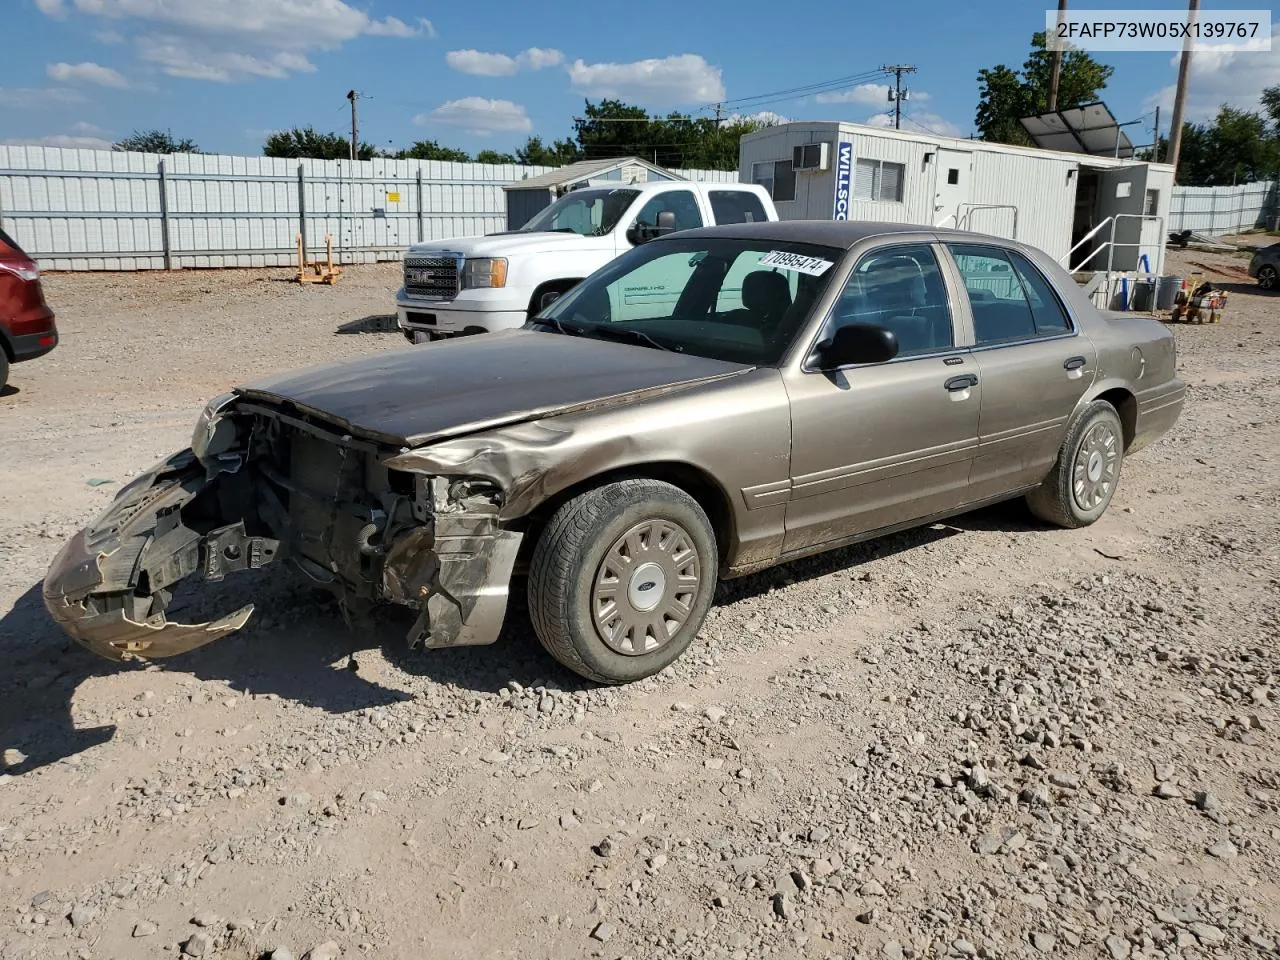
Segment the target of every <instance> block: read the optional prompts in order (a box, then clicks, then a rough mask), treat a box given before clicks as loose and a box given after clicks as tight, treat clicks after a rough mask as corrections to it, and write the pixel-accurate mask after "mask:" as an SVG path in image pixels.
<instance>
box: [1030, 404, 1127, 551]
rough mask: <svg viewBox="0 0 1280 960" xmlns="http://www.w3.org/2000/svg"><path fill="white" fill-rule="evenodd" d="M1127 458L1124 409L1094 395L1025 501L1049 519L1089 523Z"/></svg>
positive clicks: (1103, 507)
mask: <svg viewBox="0 0 1280 960" xmlns="http://www.w3.org/2000/svg"><path fill="white" fill-rule="evenodd" d="M1123 461H1124V427H1123V426H1122V425H1121V423H1120V415H1119V414H1118V413H1116V408H1115V407H1113V406H1112V405H1111V404H1109V403H1107V402H1106V401H1105V400H1095V401H1094V402H1093V403H1091V404H1089V405H1088V406H1087V407H1085V408H1084V410H1083V411H1082V412H1081V414H1080V416H1079V417H1078V418H1076V421H1075V423H1073V424H1072V426H1071V429H1069V430H1068V431H1067V436H1066V439H1064V440H1063V441H1062V447H1061V449H1060V450H1059V451H1058V460H1057V462H1056V463H1055V464H1054V466H1053V470H1052V471H1051V472H1050V474H1049V476H1047V477H1046V478H1045V480H1044V482H1043V483H1042V484H1040V486H1039V487H1038V488H1036V489H1035V490H1033V491H1031V493H1029V494H1027V505H1028V506H1029V507H1030V508H1031V512H1032V513H1034V514H1035V515H1036V516H1037V517H1039V518H1040V519H1041V520H1044V521H1046V522H1048V523H1052V524H1056V525H1057V526H1060V527H1068V528H1074V527H1087V526H1088V525H1089V524H1091V523H1093V522H1094V521H1096V520H1097V519H1098V518H1099V517H1101V516H1102V515H1103V513H1105V512H1106V509H1107V507H1108V505H1110V503H1111V498H1112V497H1113V496H1114V495H1115V492H1116V485H1117V484H1118V483H1119V482H1120V465H1121V463H1122V462H1123Z"/></svg>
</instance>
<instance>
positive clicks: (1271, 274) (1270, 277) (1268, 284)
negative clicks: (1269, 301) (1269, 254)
mask: <svg viewBox="0 0 1280 960" xmlns="http://www.w3.org/2000/svg"><path fill="white" fill-rule="evenodd" d="M1277 280H1280V274H1277V273H1276V268H1275V267H1273V266H1271V265H1269V264H1268V265H1267V266H1265V267H1263V268H1261V269H1260V270H1259V271H1258V286H1260V287H1261V288H1262V289H1263V290H1275V289H1276V287H1277V284H1276V281H1277Z"/></svg>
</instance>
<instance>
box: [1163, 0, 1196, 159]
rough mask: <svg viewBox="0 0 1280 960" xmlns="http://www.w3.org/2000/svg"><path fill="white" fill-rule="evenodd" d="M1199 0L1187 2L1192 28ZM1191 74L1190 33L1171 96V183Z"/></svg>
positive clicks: (1184, 45)
mask: <svg viewBox="0 0 1280 960" xmlns="http://www.w3.org/2000/svg"><path fill="white" fill-rule="evenodd" d="M1199 9H1200V0H1188V2H1187V23H1188V24H1189V25H1191V26H1192V27H1193V28H1194V25H1195V21H1196V11H1197V10H1199ZM1190 72H1191V31H1188V32H1187V36H1186V38H1185V39H1184V40H1183V41H1182V59H1181V60H1180V61H1179V62H1178V87H1177V90H1176V91H1175V93H1174V95H1173V120H1172V121H1171V122H1170V124H1169V163H1170V164H1171V165H1172V166H1173V182H1174V183H1177V182H1178V154H1179V153H1181V152H1182V114H1183V111H1184V110H1185V109H1186V106H1187V76H1188V74H1190Z"/></svg>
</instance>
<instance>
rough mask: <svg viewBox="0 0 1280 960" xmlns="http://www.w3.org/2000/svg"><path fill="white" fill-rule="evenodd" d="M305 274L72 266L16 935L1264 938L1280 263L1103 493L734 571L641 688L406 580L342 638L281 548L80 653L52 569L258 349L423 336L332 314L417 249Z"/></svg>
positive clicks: (1, 545)
mask: <svg viewBox="0 0 1280 960" xmlns="http://www.w3.org/2000/svg"><path fill="white" fill-rule="evenodd" d="M1214 256H1215V255H1213V254H1204V253H1200V254H1196V255H1195V256H1194V259H1195V260H1197V261H1201V262H1209V261H1212V258H1213V257H1214ZM1206 258H1208V260H1206ZM1215 262H1216V261H1215ZM1222 262H1223V263H1231V262H1234V261H1232V260H1230V259H1228V258H1223V260H1222ZM283 277H284V273H283V271H241V272H228V273H212V272H211V273H187V274H178V275H174V276H163V275H155V274H153V275H139V276H122V275H96V276H94V275H71V276H53V277H50V278H48V280H47V287H48V294H49V297H50V300H51V301H52V302H53V304H54V305H55V306H56V308H57V310H58V318H59V324H60V326H61V328H62V331H63V337H64V339H63V342H62V345H61V346H60V347H59V349H58V350H57V351H56V352H55V353H54V354H52V355H51V356H50V357H48V358H46V359H44V360H42V361H38V362H35V363H31V364H24V365H21V366H18V367H16V368H15V370H14V375H13V383H14V386H15V388H16V389H15V390H11V391H10V392H9V393H7V394H6V395H5V396H3V397H0V450H2V451H3V455H2V456H0V663H3V667H0V749H5V750H6V751H7V752H6V753H5V763H6V764H7V765H8V767H9V769H8V772H7V773H3V772H0V957H3V958H5V960H9V958H15V957H32V958H42V957H83V958H135V957H136V958H146V957H166V956H168V957H173V956H176V955H177V954H178V953H180V952H185V954H187V955H190V956H203V957H218V958H223V957H226V958H233V960H244V958H251V957H262V956H273V957H276V958H285V957H299V958H300V957H302V956H303V955H304V953H306V952H307V951H308V950H310V951H311V956H312V957H313V958H314V960H322V958H331V957H336V956H344V957H352V956H371V957H389V958H417V957H459V958H480V957H485V958H490V957H493V958H497V957H511V958H515V957H519V958H537V957H556V958H560V957H601V958H605V960H617V958H620V957H631V958H635V960H640V958H657V957H673V958H707V957H711V958H733V960H746V958H749V957H750V958H755V957H771V958H779V960H786V958H825V957H839V958H850V957H868V958H890V960H893V958H903V957H907V958H910V957H920V958H925V957H947V956H955V957H972V956H982V957H1000V958H1005V957H1023V956H1046V955H1047V956H1079V957H1104V958H1125V957H1140V956H1169V957H1177V956H1185V957H1195V956H1221V957H1233V958H1234V957H1251V956H1275V955H1276V953H1277V946H1276V944H1277V941H1278V940H1280V868H1278V866H1277V865H1278V864H1280V745H1278V744H1277V734H1278V732H1280V699H1278V698H1280V640H1278V639H1277V637H1278V635H1280V466H1278V458H1280V419H1278V418H1277V416H1276V413H1277V410H1278V409H1280V298H1278V297H1276V296H1265V295H1261V294H1259V293H1257V292H1256V291H1254V290H1253V289H1252V288H1250V287H1248V286H1245V285H1243V284H1241V285H1239V286H1236V287H1234V288H1233V290H1234V292H1233V293H1232V295H1231V301H1230V304H1229V309H1228V312H1227V316H1226V319H1225V322H1224V323H1222V324H1221V325H1212V326H1210V325H1206V326H1178V327H1176V328H1175V330H1176V334H1177V337H1178V342H1179V348H1180V352H1181V360H1182V366H1183V371H1184V372H1183V375H1184V377H1185V379H1186V380H1187V381H1188V383H1189V384H1190V398H1189V402H1188V407H1187V410H1186V413H1185V415H1184V417H1183V419H1182V421H1181V423H1180V424H1179V425H1178V426H1177V428H1176V429H1175V430H1174V431H1173V432H1172V434H1171V435H1169V436H1168V437H1167V438H1165V439H1164V440H1163V441H1161V442H1160V443H1159V444H1158V445H1156V446H1154V447H1152V448H1151V449H1149V450H1146V451H1144V452H1142V453H1141V454H1139V455H1138V456H1136V457H1134V458H1133V459H1132V460H1131V461H1129V462H1127V463H1126V464H1125V467H1124V473H1123V479H1122V482H1121V486H1120V490H1119V493H1118V495H1117V497H1116V500H1115V501H1114V503H1113V505H1112V508H1111V510H1110V511H1109V512H1108V513H1107V515H1106V516H1105V517H1104V518H1103V519H1102V520H1101V521H1100V522H1099V523H1098V524H1096V525H1095V526H1093V527H1091V528H1088V529H1085V530H1079V531H1071V532H1069V531H1061V530H1049V529H1045V528H1044V527H1042V526H1040V525H1038V524H1036V523H1034V522H1033V521H1032V520H1031V519H1030V517H1029V515H1028V514H1027V513H1026V512H1025V510H1024V509H1023V508H1022V507H1021V505H1016V504H1015V505H1007V506H1003V507H1001V508H998V509H993V510H987V511H983V512H981V513H977V514H972V515H968V516H964V517H960V518H958V519H957V520H955V521H954V523H951V524H947V525H939V526H936V527H933V528H930V529H927V530H922V531H916V532H913V533H909V534H904V535H899V536H894V537H891V538H889V539H887V540H883V541H879V542H875V543H871V544H866V545H863V546H860V547H857V548H854V549H849V550H844V551H840V552H839V553H836V554H833V555H829V556H825V557H821V558H817V559H814V560H811V561H808V562H803V563H796V564H792V565H789V566H786V567H783V568H780V569H777V570H773V571H770V572H767V573H765V574H762V575H759V576H756V577H752V578H750V579H747V580H743V581H736V582H734V583H731V584H726V585H724V586H723V587H722V588H721V592H720V596H719V602H718V605H717V607H716V608H715V609H714V610H713V615H712V618H711V619H710V620H709V621H708V623H707V625H706V628H705V630H704V631H703V634H702V636H701V637H700V639H699V641H698V642H697V643H696V644H695V646H694V647H693V648H691V650H690V652H689V653H688V654H687V655H686V656H685V657H684V658H683V660H682V661H681V662H680V663H678V664H677V665H676V666H675V667H674V668H672V669H670V670H669V671H667V672H665V673H664V674H662V675H660V676H658V677H655V678H653V679H651V680H649V681H645V682H643V683H639V684H636V685H633V686H630V687H627V688H625V689H599V688H593V687H591V686H589V685H586V684H584V683H582V682H580V681H578V680H576V679H575V678H574V677H572V676H570V675H568V674H567V673H565V672H564V671H563V670H561V669H559V668H558V667H557V666H556V665H555V664H554V663H553V662H552V661H551V660H550V659H549V658H548V657H547V656H546V655H544V654H543V653H542V652H541V649H540V648H539V647H538V645H537V643H536V641H535V640H534V639H533V638H532V635H531V632H530V630H529V627H528V625H527V621H526V620H524V619H523V618H522V617H521V616H520V615H519V614H517V615H515V616H514V617H513V618H512V620H513V622H512V623H511V624H509V628H508V631H507V635H506V636H505V637H504V639H503V640H502V641H501V642H500V643H498V644H497V645H495V646H493V647H490V648H482V649H474V650H455V651H437V652H433V653H425V654H411V653H409V652H407V651H406V650H405V649H404V644H403V633H404V630H405V629H406V628H407V626H408V621H407V620H405V619H399V618H397V617H394V616H392V617H388V618H386V619H385V622H380V624H379V626H378V628H377V629H378V632H377V634H376V635H372V636H370V635H367V634H365V635H361V636H359V637H358V638H357V641H358V643H359V645H360V646H361V647H362V649H361V650H360V651H359V652H358V653H357V654H356V660H357V662H358V670H351V669H348V668H347V653H348V651H349V649H350V643H351V634H349V633H348V631H347V630H346V628H345V627H344V626H343V625H342V623H341V621H340V619H339V618H338V616H337V614H336V611H335V608H334V606H333V604H332V603H330V602H328V601H327V600H325V599H323V598H321V597H318V596H317V595H316V594H315V593H313V592H312V591H310V590H308V589H307V588H305V587H304V586H302V585H300V584H299V583H298V582H297V581H295V580H294V579H292V578H291V577H289V576H288V575H287V573H286V572H285V571H277V572H273V573H272V574H271V575H266V574H264V575H262V576H259V577H252V576H247V577H244V578H243V579H233V580H229V581H227V583H226V584H224V585H223V586H222V592H221V593H218V592H211V594H210V595H209V596H208V598H207V599H205V600H204V601H201V602H204V603H208V604H209V605H210V606H211V607H212V608H218V609H221V610H223V611H225V610H226V609H230V604H231V603H232V601H233V599H240V598H242V597H245V596H248V597H250V598H252V599H255V600H256V601H257V602H258V603H259V615H258V617H257V618H256V619H255V620H254V621H253V622H252V623H251V625H250V627H249V628H247V629H246V630H245V631H244V632H242V633H241V634H238V635H236V636H233V637H230V638H227V639H225V640H222V641H219V642H218V643H216V644H214V645H212V646H210V647H207V648H205V649H203V650H200V651H196V652H194V653H192V654H188V655H186V656H184V657H181V658H177V659H174V660H170V661H164V662H161V663H160V664H158V665H155V666H149V667H144V666H135V667H124V668H121V667H119V666H116V665H113V664H110V663H107V662H105V661H100V660H97V659H95V658H94V657H93V656H92V655H91V654H89V653H87V652H84V651H82V650H80V649H79V648H77V647H75V646H74V645H71V644H69V643H68V642H67V641H66V640H65V639H64V638H63V637H62V636H61V635H60V633H59V632H58V630H57V629H55V628H54V626H53V625H52V624H51V623H50V622H49V621H48V619H47V617H46V615H45V613H44V610H43V608H42V606H41V603H40V600H39V587H38V584H39V582H40V581H41V579H42V578H43V576H44V572H45V568H46V566H47V564H48V562H49V560H50V559H51V558H52V556H53V554H54V552H55V551H56V549H57V547H58V546H59V545H60V543H61V542H62V541H63V540H64V539H65V538H67V537H68V536H70V535H71V534H72V533H73V532H74V530H75V529H76V528H78V527H79V526H80V525H82V524H83V523H84V522H86V521H88V520H89V519H91V518H92V517H93V516H94V515H95V514H97V513H98V512H99V511H100V510H101V509H102V508H103V507H104V506H105V505H106V504H107V503H108V501H109V500H110V498H111V497H112V496H113V493H114V492H115V490H116V489H118V486H119V484H120V483H121V482H123V481H125V480H127V479H128V478H129V477H131V476H132V475H133V474H135V473H137V472H138V471H140V470H142V469H144V468H146V467H148V466H149V465H151V464H152V463H153V462H154V461H156V460H158V459H159V458H160V457H161V456H163V455H165V454H167V453H169V452H170V451H172V450H174V449H176V448H179V447H181V446H184V445H185V444H186V443H187V442H188V440H189V436H190V429H191V425H192V422H193V420H194V418H195V415H196V413H197V412H198V409H199V407H200V405H201V404H202V403H203V401H204V400H206V399H207V398H209V397H211V396H213V395H216V394H218V393H220V392H222V391H224V390H225V389H227V388H228V387H230V386H232V385H233V384H235V383H236V382H239V381H242V380H245V379H247V378H251V377H253V376H256V375H260V374H267V373H270V372H272V371H276V370H282V369H285V368H289V367H293V366H297V365H301V364H303V363H307V362H312V361H320V360H327V359H333V358H339V357H350V356H356V355H358V354H363V353H367V352H370V351H375V350H403V349H410V348H409V347H408V346H407V345H406V344H404V342H403V340H402V339H401V338H399V337H398V335H397V334H393V333H386V332H359V333H343V332H341V331H342V330H343V329H358V330H363V329H367V327H368V326H369V325H362V324H361V323H360V321H361V320H362V318H365V317H367V316H370V315H376V314H380V313H383V312H385V310H386V307H387V305H388V302H389V296H390V292H391V290H392V288H393V287H394V285H395V266H394V265H386V266H380V267H373V268H363V269H361V268H355V269H351V270H349V271H348V272H347V273H346V274H345V275H344V276H343V278H342V280H341V281H340V283H339V284H338V286H337V287H335V288H333V289H313V288H299V287H297V286H295V285H292V284H289V283H286V282H283ZM417 349H431V348H430V347H421V348H417ZM100 481H108V482H100ZM232 594H235V595H236V596H235V597H233V596H232ZM271 951H274V952H271Z"/></svg>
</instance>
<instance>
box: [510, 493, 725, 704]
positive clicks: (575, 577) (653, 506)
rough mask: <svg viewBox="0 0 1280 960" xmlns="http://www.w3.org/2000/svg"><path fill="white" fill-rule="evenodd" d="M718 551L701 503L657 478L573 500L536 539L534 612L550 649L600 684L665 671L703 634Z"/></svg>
mask: <svg viewBox="0 0 1280 960" xmlns="http://www.w3.org/2000/svg"><path fill="white" fill-rule="evenodd" d="M718 564H719V556H718V553H717V550H716V541H715V537H714V535H713V534H712V531H711V523H710V521H709V520H708V519H707V515H706V513H705V512H704V511H703V509H702V507H701V506H699V505H698V502H697V501H696V500H694V499H693V498H692V497H690V496H689V495H688V494H687V493H685V492H684V491H683V490H681V489H680V488H678V487H674V486H672V485H671V484H669V483H662V482H660V481H657V480H647V479H636V480H623V481H620V482H618V483H611V484H608V485H606V486H603V487H599V488H597V489H595V490H590V491H587V492H586V493H583V494H581V495H579V496H577V497H575V498H574V499H572V500H570V501H569V502H568V503H566V504H565V505H564V506H562V507H561V508H560V509H559V510H557V511H556V513H555V515H554V516H553V517H552V518H551V522H550V523H549V524H548V525H547V528H546V529H545V530H544V531H543V533H542V536H541V537H540V538H539V539H538V543H537V545H536V546H535V548H534V552H533V558H532V562H531V564H530V571H529V613H530V617H531V619H532V620H533V625H534V629H535V630H536V631H537V633H538V638H539V640H541V642H542V645H543V646H544V647H545V648H546V649H547V651H548V652H549V653H550V654H551V655H552V656H553V657H555V658H556V659H557V660H559V661H560V662H561V663H562V664H564V665H565V666H566V667H568V668H569V669H570V670H572V671H574V672H575V673H578V674H581V675H582V676H584V677H586V678H588V679H590V680H595V681H597V682H599V683H626V682H629V681H632V680H639V679H642V678H643V677H647V676H650V675H652V674H655V673H657V672H658V671H659V670H662V669H663V668H664V667H666V666H667V665H668V664H670V663H672V662H673V661H674V660H675V659H676V658H677V657H679V656H680V654H682V653H683V652H684V651H685V649H686V648H687V647H688V646H689V644H690V642H691V641H692V640H693V638H694V637H695V636H696V635H697V633H698V630H699V629H700V628H701V626H702V621H703V619H704V618H705V617H706V614H707V609H708V608H709V607H710V605H711V598H712V595H713V594H714V592H715V585H716V570H717V567H718Z"/></svg>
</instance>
